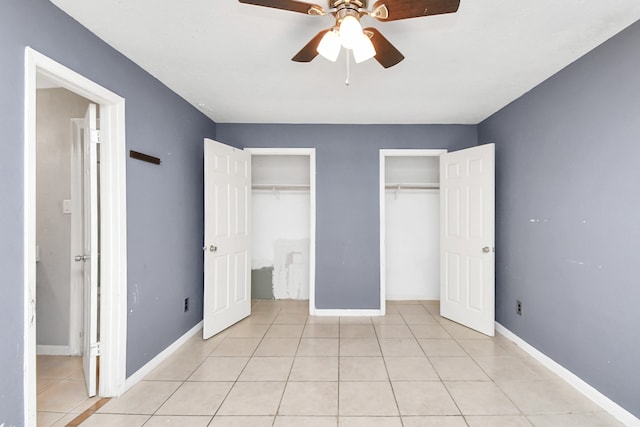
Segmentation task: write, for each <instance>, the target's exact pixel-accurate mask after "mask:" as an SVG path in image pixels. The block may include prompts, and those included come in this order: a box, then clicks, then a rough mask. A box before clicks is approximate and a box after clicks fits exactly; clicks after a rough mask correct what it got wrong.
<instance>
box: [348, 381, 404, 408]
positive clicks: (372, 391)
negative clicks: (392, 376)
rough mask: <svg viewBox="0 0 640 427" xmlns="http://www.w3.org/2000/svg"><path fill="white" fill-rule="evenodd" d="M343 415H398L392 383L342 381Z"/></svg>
mask: <svg viewBox="0 0 640 427" xmlns="http://www.w3.org/2000/svg"><path fill="white" fill-rule="evenodd" d="M340 415H341V416H352V415H358V416H397V415H399V413H398V407H397V405H396V401H395V398H394V396H393V391H392V390H391V384H389V383H388V382H382V381H380V382H365V381H362V382H340Z"/></svg>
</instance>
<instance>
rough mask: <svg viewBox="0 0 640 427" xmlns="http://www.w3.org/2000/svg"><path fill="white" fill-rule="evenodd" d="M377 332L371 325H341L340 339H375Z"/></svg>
mask: <svg viewBox="0 0 640 427" xmlns="http://www.w3.org/2000/svg"><path fill="white" fill-rule="evenodd" d="M375 336H376V331H375V329H374V328H373V325H372V324H371V323H369V324H366V325H357V324H356V325H350V324H341V325H340V338H375Z"/></svg>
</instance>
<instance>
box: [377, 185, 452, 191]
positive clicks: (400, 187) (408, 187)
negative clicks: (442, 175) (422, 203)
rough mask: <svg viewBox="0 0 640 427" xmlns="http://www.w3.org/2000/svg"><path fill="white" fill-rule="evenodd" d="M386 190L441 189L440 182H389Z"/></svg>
mask: <svg viewBox="0 0 640 427" xmlns="http://www.w3.org/2000/svg"><path fill="white" fill-rule="evenodd" d="M384 188H385V189H386V190H439V189H440V184H387V185H385V186H384Z"/></svg>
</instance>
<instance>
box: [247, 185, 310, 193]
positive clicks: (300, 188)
mask: <svg viewBox="0 0 640 427" xmlns="http://www.w3.org/2000/svg"><path fill="white" fill-rule="evenodd" d="M251 189H252V190H262V191H305V190H310V189H311V186H309V185H290V184H253V185H252V186H251Z"/></svg>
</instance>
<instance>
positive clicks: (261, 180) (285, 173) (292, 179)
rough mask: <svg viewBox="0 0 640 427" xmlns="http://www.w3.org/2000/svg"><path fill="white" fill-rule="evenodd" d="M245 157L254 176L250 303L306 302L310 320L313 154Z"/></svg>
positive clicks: (273, 152) (265, 152)
mask: <svg viewBox="0 0 640 427" xmlns="http://www.w3.org/2000/svg"><path fill="white" fill-rule="evenodd" d="M247 151H249V152H250V153H251V176H252V195H251V197H252V257H251V259H252V261H251V262H252V265H251V294H252V298H254V299H279V300H309V312H310V313H311V314H314V312H315V150H314V149H305V148H302V149H301V148H277V149H276V148H273V149H271V148H264V149H256V148H251V149H247Z"/></svg>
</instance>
